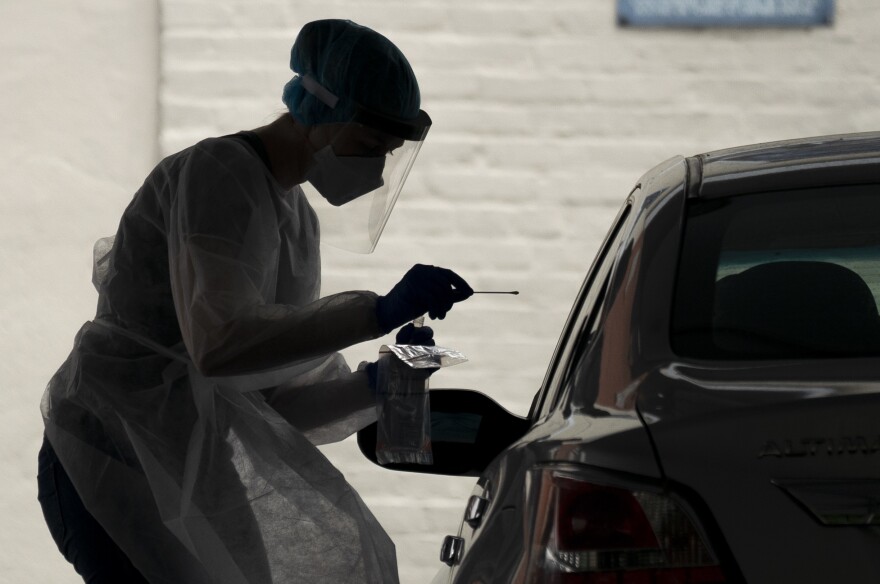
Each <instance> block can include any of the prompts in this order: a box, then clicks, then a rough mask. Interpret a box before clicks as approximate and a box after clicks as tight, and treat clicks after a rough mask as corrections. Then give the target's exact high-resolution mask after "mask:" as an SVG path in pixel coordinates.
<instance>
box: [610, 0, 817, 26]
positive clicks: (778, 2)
mask: <svg viewBox="0 0 880 584" xmlns="http://www.w3.org/2000/svg"><path fill="white" fill-rule="evenodd" d="M833 18H834V0H617V21H618V22H619V23H620V24H621V25H623V26H657V27H659V26H670V27H675V26H681V27H708V26H715V27H752V26H788V27H804V26H823V25H824V26H827V25H830V24H831V22H832V21H833Z"/></svg>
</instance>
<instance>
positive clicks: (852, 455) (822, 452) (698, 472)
mask: <svg viewBox="0 0 880 584" xmlns="http://www.w3.org/2000/svg"><path fill="white" fill-rule="evenodd" d="M716 365H717V364H716ZM872 369H873V371H876V370H877V363H876V360H870V359H849V360H843V359H839V360H834V361H826V362H822V361H813V362H809V361H804V362H802V363H801V364H792V363H791V362H789V363H788V364H781V365H770V364H767V365H759V366H754V365H748V366H747V365H745V364H744V365H742V366H739V367H731V366H729V365H727V366H726V367H713V368H708V367H707V368H702V367H693V366H683V365H673V366H669V367H666V368H664V369H663V370H662V371H661V370H658V371H657V372H655V373H654V374H652V375H650V376H649V377H648V378H646V379H645V382H644V384H642V386H641V388H640V398H639V409H640V412H641V413H642V416H643V418H644V419H645V420H646V421H648V427H649V430H650V433H651V436H652V439H653V441H654V444H655V447H656V452H657V458H658V462H659V464H660V466H661V467H662V470H663V473H664V475H665V477H666V479H667V480H668V481H670V485H671V486H673V488H674V487H675V486H678V487H679V488H681V489H682V490H684V491H686V492H693V493H696V496H697V497H699V498H700V499H701V500H702V502H703V503H705V504H706V506H707V508H708V509H711V513H712V515H713V516H714V518H708V517H701V518H700V520H701V522H702V523H703V524H704V527H705V528H706V529H707V531H712V528H713V527H714V526H715V524H717V528H718V531H717V532H716V537H715V545H716V547H717V548H718V549H719V550H723V549H724V543H723V542H724V541H726V545H727V546H729V549H730V551H732V552H733V556H734V557H736V558H737V563H738V565H739V569H740V570H741V571H742V573H743V575H744V577H745V579H746V580H747V581H748V582H750V583H753V582H754V583H761V582H767V583H779V582H799V583H804V582H823V583H824V582H867V581H877V580H878V579H880V555H878V554H877V553H876V550H877V549H878V548H877V545H878V543H880V426H878V424H877V420H878V418H880V393H878V392H880V383H878V382H876V381H872V379H871V377H872V375H871V373H872ZM873 377H874V378H875V379H876V374H874V375H873ZM798 379H800V380H802V381H798ZM815 379H824V380H827V381H806V380H815ZM875 513H876V516H875ZM719 533H720V536H721V537H720V538H719V537H718V534H719ZM710 535H711V534H710Z"/></svg>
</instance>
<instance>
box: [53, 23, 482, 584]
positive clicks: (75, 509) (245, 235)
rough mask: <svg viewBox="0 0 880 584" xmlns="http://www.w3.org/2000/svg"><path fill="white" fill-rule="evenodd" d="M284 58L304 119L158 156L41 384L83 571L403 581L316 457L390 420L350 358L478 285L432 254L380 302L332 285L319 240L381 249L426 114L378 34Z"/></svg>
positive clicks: (61, 528) (130, 577)
mask: <svg viewBox="0 0 880 584" xmlns="http://www.w3.org/2000/svg"><path fill="white" fill-rule="evenodd" d="M290 65H291V68H292V69H293V71H294V73H295V75H294V77H293V79H292V80H291V81H290V82H289V83H288V84H287V85H286V86H285V88H284V92H283V101H284V103H285V104H286V105H287V108H288V110H289V113H285V114H284V115H283V116H282V117H281V118H279V119H278V120H276V121H275V122H273V123H271V124H269V125H268V126H265V127H262V128H258V129H257V130H255V131H253V132H242V133H239V134H235V135H230V136H224V137H220V138H211V139H207V140H204V141H202V142H199V143H198V144H196V145H194V146H192V147H190V148H188V149H186V150H183V151H181V152H179V153H177V154H174V155H171V156H169V157H168V158H166V159H165V160H163V161H162V162H161V163H159V165H158V166H157V167H156V168H155V169H154V170H153V172H152V173H151V174H150V175H149V176H148V177H147V179H146V181H145V182H144V184H143V186H142V187H141V188H140V190H138V192H137V193H136V194H135V196H134V199H133V200H132V202H131V204H130V205H129V207H128V208H127V209H126V210H125V212H124V213H123V216H122V219H121V221H120V224H119V228H118V231H117V233H116V235H115V236H114V237H113V238H108V239H105V240H102V241H100V242H99V243H98V245H96V249H95V268H94V277H93V279H94V283H95V285H96V287H97V289H98V291H99V300H98V310H97V315H96V318H95V319H94V320H93V321H90V322H88V323H86V324H85V325H84V326H83V327H82V329H81V330H80V331H79V333H78V334H77V336H76V340H75V345H74V348H73V351H72V352H71V354H70V356H69V358H68V359H67V361H66V362H65V363H64V364H63V365H62V366H61V368H60V369H59V370H58V372H57V373H56V374H55V376H54V377H53V378H52V380H51V381H50V383H49V385H48V388H47V390H46V392H45V395H44V397H43V402H42V408H41V409H42V414H43V419H44V422H45V433H46V440H45V442H44V446H43V449H42V451H41V452H40V461H39V498H40V502H41V504H42V507H43V511H44V515H45V518H46V521H47V523H48V525H49V528H50V531H51V532H52V535H53V537H54V539H55V541H56V542H57V544H58V546H59V549H60V550H61V552H62V553H63V554H64V556H65V557H66V558H67V560H68V561H70V562H71V563H72V564H73V565H74V567H75V568H76V570H77V571H78V572H79V573H80V574H81V575H82V577H83V579H84V580H85V581H86V582H89V583H94V584H103V583H111V582H112V583H114V584H121V583H125V584H132V583H140V582H150V583H151V584H160V583H161V584H166V583H167V584H207V583H215V584H216V583H221V584H225V583H229V584H233V583H234V584H264V583H292V582H303V583H306V582H328V583H330V582H332V583H346V582H352V583H354V582H357V583H360V582H375V583H382V584H388V583H393V582H396V581H397V566H396V560H395V553H394V546H393V544H392V542H391V541H390V539H389V538H388V536H387V535H386V534H385V532H384V531H383V530H382V528H381V527H380V526H379V524H378V522H377V521H376V519H375V518H374V517H373V516H372V514H371V513H370V512H369V510H368V509H367V508H366V507H365V506H364V504H363V502H362V501H361V499H360V497H359V496H358V494H357V493H356V492H355V491H354V490H353V489H352V488H351V487H350V486H349V485H348V484H347V483H346V481H345V479H344V478H343V477H342V475H341V474H340V473H339V472H338V471H337V470H336V469H335V468H334V467H333V466H332V465H331V464H330V463H329V462H328V461H327V460H326V459H325V458H324V456H323V455H322V454H321V453H320V452H319V451H318V450H317V449H316V448H315V445H316V444H321V443H325V442H329V441H334V440H340V439H342V438H344V437H345V436H347V435H350V434H351V433H352V432H355V431H357V430H358V429H360V428H362V427H363V426H365V425H367V424H369V423H371V422H372V421H374V420H375V407H374V405H375V403H374V392H375V388H374V387H373V386H372V385H374V382H371V376H370V374H369V372H370V371H371V370H372V368H371V367H370V366H368V367H366V368H365V370H363V371H354V372H352V371H350V370H349V368H348V367H347V366H346V364H345V362H344V360H343V359H342V357H341V356H340V355H339V354H338V353H337V351H339V350H340V349H343V348H345V347H348V346H351V345H353V344H355V343H360V342H362V341H366V340H369V339H375V338H377V337H380V336H382V335H383V334H385V333H388V332H390V331H392V330H394V329H396V328H398V327H400V326H402V325H405V324H406V323H407V322H408V321H410V320H411V319H413V318H415V317H418V316H420V315H422V314H425V313H427V314H429V315H430V316H431V317H433V318H443V317H444V316H445V314H446V313H447V311H449V310H450V309H451V308H452V305H453V304H454V303H456V302H459V301H461V300H464V299H466V298H467V297H468V296H470V294H471V293H472V290H471V289H470V287H469V286H468V284H467V283H466V282H465V281H464V280H463V279H462V278H460V277H459V276H457V275H456V274H455V273H453V272H451V271H449V270H445V269H442V268H438V267H433V266H423V265H417V266H414V267H413V268H412V269H411V270H409V271H408V272H407V273H406V274H405V275H404V277H403V279H402V280H401V281H400V283H398V284H397V285H396V286H394V288H393V289H392V290H391V291H390V292H388V293H387V294H385V295H383V296H377V295H376V294H374V293H372V292H364V291H354V292H343V293H340V294H335V295H332V296H326V297H320V283H321V270H320V257H319V240H324V241H329V242H332V243H335V244H337V245H340V246H345V247H349V248H351V249H355V250H359V251H372V249H373V248H374V247H375V245H376V241H377V240H378V238H379V235H380V234H381V232H382V229H383V227H384V225H385V222H386V221H387V219H388V215H389V214H390V213H391V209H392V207H393V205H394V202H395V200H396V199H397V196H398V194H399V192H400V189H401V186H402V185H403V182H404V180H405V179H406V176H407V174H408V172H409V170H410V168H411V166H412V163H413V160H414V159H415V157H416V154H417V153H418V150H419V147H420V145H421V143H422V141H423V140H424V138H425V135H426V133H427V131H428V128H429V127H430V124H431V121H430V119H429V117H428V116H427V114H425V112H423V111H422V110H420V109H419V108H420V97H419V89H418V85H417V83H416V78H415V76H414V74H413V71H412V69H411V68H410V65H409V63H408V62H407V60H406V58H405V57H404V56H403V54H402V53H401V52H400V51H399V50H398V49H397V47H395V46H394V45H393V44H392V43H391V42H390V41H389V40H387V39H386V38H385V37H383V36H381V35H379V34H378V33H376V32H374V31H372V30H370V29H368V28H365V27H363V26H359V25H357V24H354V23H352V22H349V21H342V20H322V21H317V22H312V23H310V24H308V25H306V26H305V27H304V28H303V29H302V31H301V32H300V34H299V35H298V37H297V39H296V42H295V43H294V45H293V48H292V51H291V60H290ZM411 330H412V329H411V328H410V329H408V331H411ZM406 334H407V331H404V336H406Z"/></svg>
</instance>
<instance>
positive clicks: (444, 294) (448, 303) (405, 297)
mask: <svg viewBox="0 0 880 584" xmlns="http://www.w3.org/2000/svg"><path fill="white" fill-rule="evenodd" d="M473 293H474V291H473V290H472V289H471V287H470V286H468V283H467V282H465V281H464V279H463V278H462V277H461V276H459V275H458V274H456V273H455V272H453V271H452V270H447V269H445V268H438V267H436V266H425V265H422V264H416V265H414V266H413V267H412V268H410V270H409V271H408V272H407V273H406V274H404V276H403V279H402V280H400V282H398V283H397V284H396V285H395V286H394V288H392V289H391V291H390V292H389V293H388V294H386V295H385V296H380V297H379V299H378V300H377V302H376V316H377V318H378V319H379V328H380V329H382V332H383V333H388V332H391V330H392V329H394V328H397V327H399V326H401V325H402V324H404V323H406V322H408V321H410V320H412V319H414V318H416V317H418V316H421V315H423V314H425V313H426V312H427V313H428V316H430V317H431V318H439V319H441V320H442V319H443V318H444V317H446V313H447V312H449V311H450V310H451V309H452V305H453V304H455V303H456V302H461V301H462V300H465V299H467V298H470V296H471V295H472V294H473Z"/></svg>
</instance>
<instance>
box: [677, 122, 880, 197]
mask: <svg viewBox="0 0 880 584" xmlns="http://www.w3.org/2000/svg"><path fill="white" fill-rule="evenodd" d="M687 165H688V175H689V176H688V196H689V197H702V198H712V197H720V196H729V195H735V194H745V193H755V192H761V191H775V190H789V189H796V188H807V187H820V186H827V185H834V184H865V183H876V182H880V132H866V133H858V134H840V135H834V136H819V137H814V138H800V139H797V140H785V141H782V142H769V143H765V144H754V145H750V146H740V147H738V148H729V149H725V150H716V151H713V152H707V153H704V154H698V155H696V156H692V157H690V158H688V159H687Z"/></svg>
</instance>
